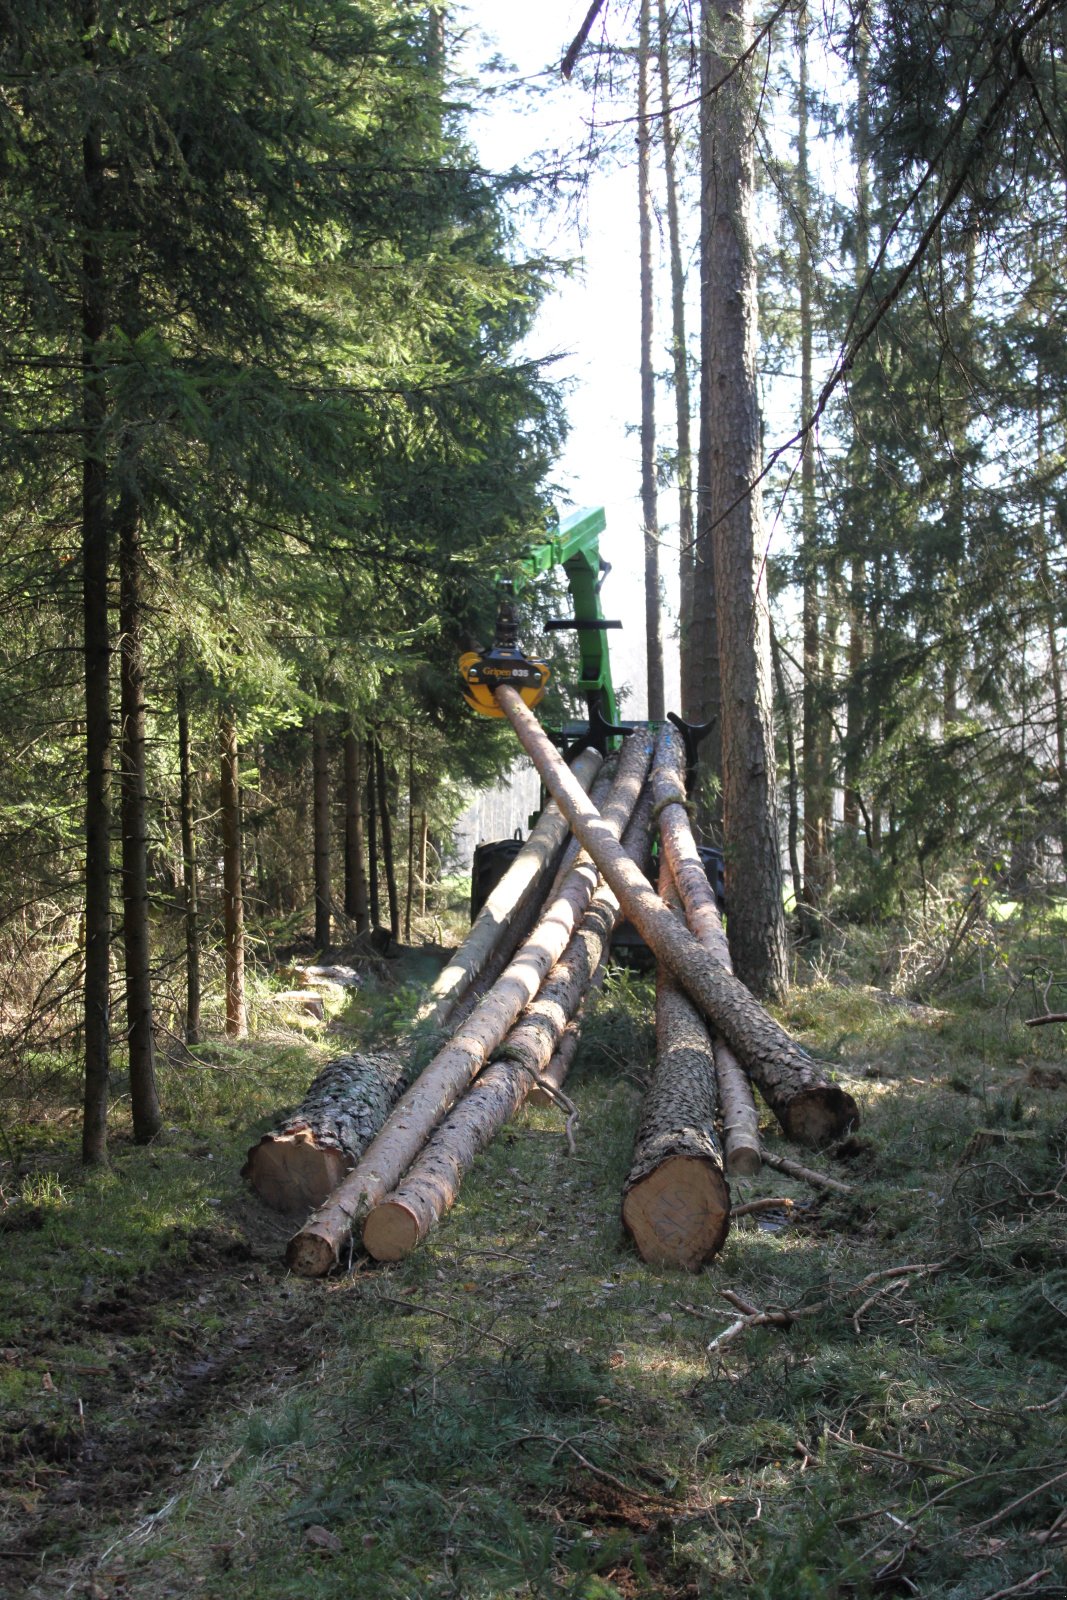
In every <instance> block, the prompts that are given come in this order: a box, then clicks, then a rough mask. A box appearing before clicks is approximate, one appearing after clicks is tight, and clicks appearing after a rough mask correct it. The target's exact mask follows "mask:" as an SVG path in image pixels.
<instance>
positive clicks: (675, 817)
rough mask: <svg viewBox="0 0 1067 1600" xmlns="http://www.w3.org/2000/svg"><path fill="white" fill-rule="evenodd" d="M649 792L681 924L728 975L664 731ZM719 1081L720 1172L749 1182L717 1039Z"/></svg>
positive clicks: (743, 1124) (736, 1066)
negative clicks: (723, 1163)
mask: <svg viewBox="0 0 1067 1600" xmlns="http://www.w3.org/2000/svg"><path fill="white" fill-rule="evenodd" d="M652 790H653V794H654V795H655V800H656V806H657V811H658V815H659V825H660V840H661V842H662V846H663V854H664V857H665V859H666V861H667V863H668V865H669V867H670V871H671V880H672V882H673V883H674V884H675V885H677V888H678V893H679V895H680V896H681V900H682V905H683V906H684V908H685V917H686V921H687V922H688V924H689V927H690V930H691V931H692V933H693V934H694V936H695V937H696V938H697V939H698V940H699V941H700V943H701V944H702V945H703V947H704V949H705V950H706V951H707V952H708V955H709V956H710V957H711V958H712V960H713V961H715V962H717V963H718V965H719V966H720V967H722V969H723V970H724V971H725V972H733V962H732V961H731V959H730V946H729V944H728V943H727V940H726V934H725V933H724V932H723V926H722V918H721V917H720V916H719V906H718V902H717V901H716V899H715V895H714V892H713V890H712V888H711V885H710V884H709V883H708V877H707V873H706V872H705V871H704V863H703V862H702V861H701V859H700V852H699V851H698V849H697V846H696V841H695V840H694V838H693V834H692V830H691V828H690V826H689V814H688V812H687V810H686V807H685V805H684V803H683V795H684V792H685V750H684V747H683V745H682V740H681V735H680V734H679V733H678V732H677V730H676V729H675V728H672V727H670V726H668V727H665V728H662V729H661V730H660V735H659V738H658V740H657V742H656V759H655V763H654V766H653V769H652ZM713 1050H714V1055H715V1069H716V1073H717V1075H718V1081H719V1104H720V1109H721V1112H722V1119H723V1133H724V1142H725V1145H726V1170H727V1172H729V1173H731V1174H732V1175H733V1176H735V1177H739V1178H740V1177H752V1176H753V1175H754V1174H755V1173H757V1172H758V1171H759V1169H760V1142H759V1114H758V1113H757V1111H756V1104H755V1101H754V1100H753V1098H752V1085H751V1083H750V1082H749V1079H748V1074H747V1073H746V1072H745V1069H744V1067H742V1065H741V1063H740V1062H739V1061H738V1059H737V1057H736V1055H735V1054H734V1052H733V1051H732V1050H731V1049H730V1046H729V1045H728V1044H727V1043H726V1042H725V1040H723V1039H715V1040H713Z"/></svg>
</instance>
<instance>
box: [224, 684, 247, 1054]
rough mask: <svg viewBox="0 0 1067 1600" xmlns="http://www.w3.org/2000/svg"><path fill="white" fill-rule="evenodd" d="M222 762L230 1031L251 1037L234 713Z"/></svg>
mask: <svg viewBox="0 0 1067 1600" xmlns="http://www.w3.org/2000/svg"><path fill="white" fill-rule="evenodd" d="M219 742H220V745H221V752H222V763H221V772H220V782H219V816H220V821H221V827H222V924H223V937H224V940H225V945H226V1035H227V1037H228V1038H230V1039H247V1037H248V1014H247V1011H246V1009H245V905H244V889H243V886H242V883H241V788H240V772H239V767H238V752H237V724H236V722H235V721H234V719H233V716H232V713H229V712H223V713H222V715H221V717H220V718H219Z"/></svg>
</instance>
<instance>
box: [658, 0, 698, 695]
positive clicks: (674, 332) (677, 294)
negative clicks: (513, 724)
mask: <svg viewBox="0 0 1067 1600" xmlns="http://www.w3.org/2000/svg"><path fill="white" fill-rule="evenodd" d="M659 86H660V120H661V127H662V135H663V164H664V175H665V180H666V189H667V238H668V242H669V249H670V261H671V358H672V364H673V370H674V407H675V418H676V427H677V433H678V458H677V467H676V476H677V480H678V559H679V574H678V576H679V602H680V607H679V611H680V615H679V633H680V637H681V639H682V641H683V642H682V654H683V655H684V654H685V653H686V650H687V646H686V644H685V641H686V640H687V639H689V637H690V635H691V633H692V628H693V460H692V454H693V452H692V444H691V440H690V431H689V352H688V348H687V346H686V339H685V272H684V269H683V266H682V231H681V226H680V223H679V217H678V172H677V166H676V162H675V135H674V118H673V113H672V111H671V83H670V35H669V29H668V24H667V7H666V4H665V0H659ZM688 648H690V649H691V648H692V646H691V645H690V646H689V647H688ZM683 703H684V699H683Z"/></svg>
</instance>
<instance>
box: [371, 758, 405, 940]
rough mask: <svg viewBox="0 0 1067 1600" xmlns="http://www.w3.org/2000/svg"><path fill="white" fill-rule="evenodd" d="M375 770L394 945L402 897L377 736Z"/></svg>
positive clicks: (398, 925)
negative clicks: (397, 889)
mask: <svg viewBox="0 0 1067 1600" xmlns="http://www.w3.org/2000/svg"><path fill="white" fill-rule="evenodd" d="M374 769H375V772H376V773H377V778H378V816H379V817H380V819H381V826H382V866H383V867H384V868H385V888H386V893H387V894H388V896H389V934H390V937H391V938H392V940H393V943H394V944H399V943H400V897H399V896H398V894H397V892H396V861H395V859H394V856H393V819H392V816H391V815H390V811H389V787H388V785H387V783H386V781H385V751H384V749H383V748H382V741H381V740H380V739H379V738H378V737H377V735H375V739H374Z"/></svg>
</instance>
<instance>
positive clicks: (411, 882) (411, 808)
mask: <svg viewBox="0 0 1067 1600" xmlns="http://www.w3.org/2000/svg"><path fill="white" fill-rule="evenodd" d="M414 898H415V751H414V747H413V741H412V738H411V734H410V732H409V734H408V879H407V884H406V887H405V892H404V943H405V944H410V943H411V908H412V904H413V902H414Z"/></svg>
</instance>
